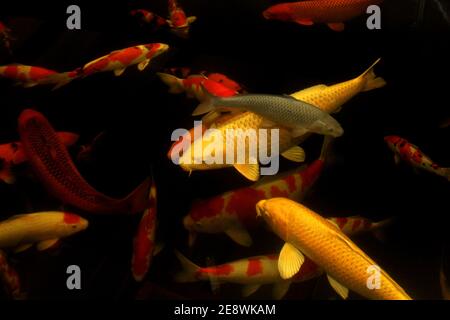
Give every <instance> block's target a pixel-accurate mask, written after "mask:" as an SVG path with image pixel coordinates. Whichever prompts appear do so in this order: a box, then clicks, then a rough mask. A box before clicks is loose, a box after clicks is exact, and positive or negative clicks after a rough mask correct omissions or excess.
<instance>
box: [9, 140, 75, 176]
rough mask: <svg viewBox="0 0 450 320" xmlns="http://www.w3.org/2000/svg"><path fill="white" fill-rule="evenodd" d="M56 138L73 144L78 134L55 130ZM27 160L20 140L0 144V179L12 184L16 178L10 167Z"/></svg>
mask: <svg viewBox="0 0 450 320" xmlns="http://www.w3.org/2000/svg"><path fill="white" fill-rule="evenodd" d="M57 136H58V139H59V140H60V141H61V142H62V143H63V144H64V145H65V146H66V147H70V146H72V145H74V144H75V143H76V142H77V141H78V138H79V135H78V134H75V133H71V132H57ZM26 161H27V157H26V155H25V152H24V150H23V147H22V143H20V142H10V143H5V144H1V145H0V181H3V182H5V183H7V184H13V183H14V182H15V181H16V178H15V176H14V174H13V172H12V167H14V166H17V165H19V164H22V163H24V162H26Z"/></svg>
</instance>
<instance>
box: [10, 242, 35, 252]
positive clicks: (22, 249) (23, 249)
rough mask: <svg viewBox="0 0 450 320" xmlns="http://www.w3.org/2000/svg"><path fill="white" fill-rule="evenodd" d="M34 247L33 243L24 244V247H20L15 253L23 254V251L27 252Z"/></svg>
mask: <svg viewBox="0 0 450 320" xmlns="http://www.w3.org/2000/svg"><path fill="white" fill-rule="evenodd" d="M32 245H33V244H31V243H28V244H22V245H20V246H18V247H17V248H16V249H15V250H14V252H15V253H19V252H23V251H25V250H27V249H29V248H31V246H32Z"/></svg>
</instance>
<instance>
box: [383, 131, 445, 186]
mask: <svg viewBox="0 0 450 320" xmlns="http://www.w3.org/2000/svg"><path fill="white" fill-rule="evenodd" d="M384 141H386V143H387V145H388V146H389V148H390V149H391V150H392V151H393V152H394V158H395V163H397V164H398V163H400V161H401V160H403V161H405V162H406V163H408V164H409V165H411V166H412V167H413V168H417V169H422V170H425V171H428V172H431V173H434V174H436V175H438V176H441V177H444V178H446V179H447V180H450V168H442V167H440V166H439V165H438V164H436V163H435V162H434V161H433V160H431V159H430V158H429V157H428V156H426V155H425V154H424V153H423V152H422V151H420V149H419V148H418V147H417V146H415V145H413V144H412V143H409V142H408V141H407V140H406V139H403V138H401V137H399V136H387V137H385V138H384Z"/></svg>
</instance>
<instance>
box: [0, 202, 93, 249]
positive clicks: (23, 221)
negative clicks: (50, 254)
mask: <svg viewBox="0 0 450 320" xmlns="http://www.w3.org/2000/svg"><path fill="white" fill-rule="evenodd" d="M87 227H88V221H87V220H85V219H83V218H81V217H80V216H78V215H76V214H73V213H68V212H58V211H49V212H39V213H29V214H21V215H17V216H13V217H11V218H9V219H7V220H4V221H1V222H0V248H12V249H15V252H21V251H24V250H26V249H28V248H30V247H31V246H32V245H34V244H37V249H38V250H39V251H42V250H47V249H49V248H51V247H53V246H54V245H56V244H57V243H58V241H59V239H61V238H65V237H68V236H71V235H73V234H75V233H78V232H80V231H83V230H84V229H86V228H87Z"/></svg>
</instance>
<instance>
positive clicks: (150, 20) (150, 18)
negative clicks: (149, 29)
mask: <svg viewBox="0 0 450 320" xmlns="http://www.w3.org/2000/svg"><path fill="white" fill-rule="evenodd" d="M130 15H132V16H133V17H137V18H139V19H140V20H141V22H143V23H145V24H149V25H152V26H153V27H154V28H155V29H159V28H161V27H163V26H167V25H168V23H167V21H166V19H164V18H163V17H160V16H158V15H157V14H155V13H153V12H150V11H148V10H145V9H136V10H131V11H130Z"/></svg>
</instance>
